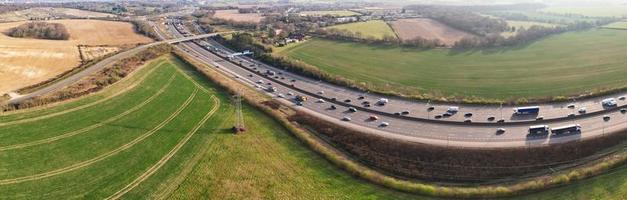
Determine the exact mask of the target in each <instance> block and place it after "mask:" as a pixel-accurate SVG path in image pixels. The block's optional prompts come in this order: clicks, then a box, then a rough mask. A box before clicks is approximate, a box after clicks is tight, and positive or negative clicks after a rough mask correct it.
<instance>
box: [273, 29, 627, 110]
mask: <svg viewBox="0 0 627 200" xmlns="http://www.w3.org/2000/svg"><path fill="white" fill-rule="evenodd" d="M625 37H627V32H625V31H617V30H592V31H584V32H573V33H565V34H561V35H556V36H552V37H549V38H546V39H543V40H541V41H538V42H534V43H532V44H529V45H526V46H518V47H510V48H496V49H483V50H474V51H456V50H452V49H433V50H414V49H404V48H398V47H390V46H376V45H364V44H356V43H348V42H334V41H328V40H318V39H316V40H311V41H309V42H306V43H302V44H300V45H297V46H293V47H291V48H290V49H286V50H284V51H282V52H281V54H283V55H287V56H289V57H291V58H293V59H298V60H302V61H304V62H306V63H309V64H312V65H314V66H317V67H319V68H320V69H322V70H323V71H326V72H328V73H331V74H336V75H340V76H343V77H346V78H349V79H352V80H355V81H357V82H363V83H364V84H366V85H368V86H371V88H373V89H374V90H379V91H381V90H385V91H393V92H397V93H404V94H411V95H416V94H428V95H430V96H432V97H450V96H465V97H468V96H474V97H480V98H488V99H509V98H523V97H524V98H542V97H548V96H559V95H573V94H580V93H584V92H593V91H598V90H600V89H606V88H618V87H621V88H622V87H625V86H626V84H627V82H626V81H625V80H624V78H623V77H624V76H625V75H626V74H627V70H626V68H625V63H626V62H627V60H625V59H626V58H625V57H624V56H623V55H622V52H624V51H625V50H626V49H625V48H626V47H627V41H625V40H617V38H625ZM349 52H350V53H349Z"/></svg>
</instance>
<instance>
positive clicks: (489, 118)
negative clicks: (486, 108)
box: [488, 116, 496, 121]
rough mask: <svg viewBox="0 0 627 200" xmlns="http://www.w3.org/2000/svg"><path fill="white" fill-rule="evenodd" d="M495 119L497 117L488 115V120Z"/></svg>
mask: <svg viewBox="0 0 627 200" xmlns="http://www.w3.org/2000/svg"><path fill="white" fill-rule="evenodd" d="M495 119H496V117H492V116H490V117H488V121H494V120H495Z"/></svg>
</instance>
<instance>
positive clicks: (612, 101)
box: [601, 98, 618, 107]
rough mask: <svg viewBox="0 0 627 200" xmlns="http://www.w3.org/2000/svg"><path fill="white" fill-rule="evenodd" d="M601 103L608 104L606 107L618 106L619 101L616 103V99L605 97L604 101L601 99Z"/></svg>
mask: <svg viewBox="0 0 627 200" xmlns="http://www.w3.org/2000/svg"><path fill="white" fill-rule="evenodd" d="M601 105H603V106H606V107H614V106H617V105H618V103H616V99H614V98H608V99H603V101H601Z"/></svg>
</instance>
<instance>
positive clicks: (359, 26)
mask: <svg viewBox="0 0 627 200" xmlns="http://www.w3.org/2000/svg"><path fill="white" fill-rule="evenodd" d="M327 29H340V30H348V31H351V32H354V33H356V32H359V33H361V36H362V37H364V38H365V37H375V38H379V39H380V38H383V37H384V36H386V35H389V36H394V37H396V36H395V34H394V30H392V28H390V26H388V25H387V24H386V23H385V22H383V21H381V20H371V21H367V22H355V23H349V24H341V25H336V26H330V27H328V28H327Z"/></svg>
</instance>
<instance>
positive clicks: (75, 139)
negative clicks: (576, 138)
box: [0, 59, 627, 199]
mask: <svg viewBox="0 0 627 200" xmlns="http://www.w3.org/2000/svg"><path fill="white" fill-rule="evenodd" d="M176 68H179V69H182V70H177V69H176ZM135 83H138V84H139V85H138V86H135V87H130V86H132V85H134V84H135ZM124 88H128V89H129V91H127V92H124V93H121V94H118V91H120V90H123V89H124ZM107 96H112V97H111V99H109V100H107V101H100V99H102V98H103V97H107ZM155 110H158V111H159V112H155ZM34 116H37V117H36V118H32V117H34ZM244 118H245V123H246V126H247V128H248V129H249V130H250V131H248V132H246V133H245V134H242V135H233V134H232V133H231V132H230V130H229V128H230V127H231V126H232V124H233V123H234V120H235V115H234V112H233V107H232V105H231V104H230V102H229V98H228V96H227V95H226V94H225V93H223V92H220V91H219V90H217V89H215V86H214V85H213V84H212V83H210V82H207V81H206V79H204V78H202V77H200V76H198V74H197V73H195V72H194V71H193V70H192V69H190V68H187V67H186V66H185V65H183V64H181V63H179V62H178V60H175V59H167V60H166V59H160V60H157V61H154V62H152V64H151V65H148V66H147V67H146V68H143V69H141V71H140V72H139V73H136V75H134V76H131V77H129V78H128V79H125V80H123V81H121V82H120V83H118V84H117V85H113V86H111V88H109V89H106V90H104V91H102V92H101V93H97V94H95V95H93V96H87V97H85V98H83V99H81V100H78V101H74V102H70V103H66V104H61V105H58V106H56V107H51V108H48V109H40V110H33V111H25V112H21V113H16V114H10V115H3V116H1V117H0V130H1V131H2V132H1V134H0V139H1V140H0V156H1V157H2V158H3V162H2V163H0V193H2V194H3V198H10V199H44V198H45V199H50V198H52V199H65V198H70V197H76V198H96V199H100V198H106V197H122V198H129V199H136V198H146V197H151V198H168V199H213V198H226V199H243V198H247V199H250V198H253V199H269V198H286V199H297V198H305V199H365V198H367V199H371V198H373V199H410V198H411V199H413V198H419V199H430V198H428V197H421V196H414V195H409V194H404V193H400V192H395V191H392V190H388V189H385V188H381V187H378V186H374V185H372V184H369V183H366V182H363V181H360V180H358V179H355V178H354V177H352V176H351V175H349V174H347V173H345V172H343V171H341V170H339V169H338V168H336V167H334V166H333V165H332V164H330V163H329V162H327V161H325V160H324V159H323V158H322V157H321V156H319V155H318V154H316V153H314V152H312V151H311V150H309V149H307V148H306V147H304V146H303V144H302V143H301V142H299V141H298V140H297V139H295V138H294V137H291V135H290V134H289V133H288V132H287V131H286V130H285V129H283V128H281V126H280V125H279V124H278V123H277V122H275V121H273V120H272V119H271V118H269V117H267V116H265V115H264V114H262V113H260V112H259V111H256V110H254V109H252V108H251V107H249V106H244ZM31 119H34V120H31ZM196 128H198V129H197V130H196ZM77 149H79V150H77ZM172 153H173V154H172ZM159 161H161V162H159ZM626 175H627V171H625V170H623V171H617V172H614V173H613V174H612V175H603V176H600V177H597V178H594V179H591V180H586V181H583V182H581V183H576V184H575V185H572V186H566V187H562V188H558V189H555V190H550V191H546V192H541V193H537V194H534V195H531V196H525V197H520V198H521V199H572V198H579V199H588V198H592V197H594V198H615V197H620V196H622V195H624V194H625V193H627V191H626V190H625V188H626V187H623V186H624V184H625V183H623V182H622V180H623V178H624V177H625V176H626ZM285 182H289V183H291V184H285ZM584 185H585V187H586V188H587V189H590V190H591V192H586V193H579V192H578V191H580V189H581V188H582V187H583V186H584Z"/></svg>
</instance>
